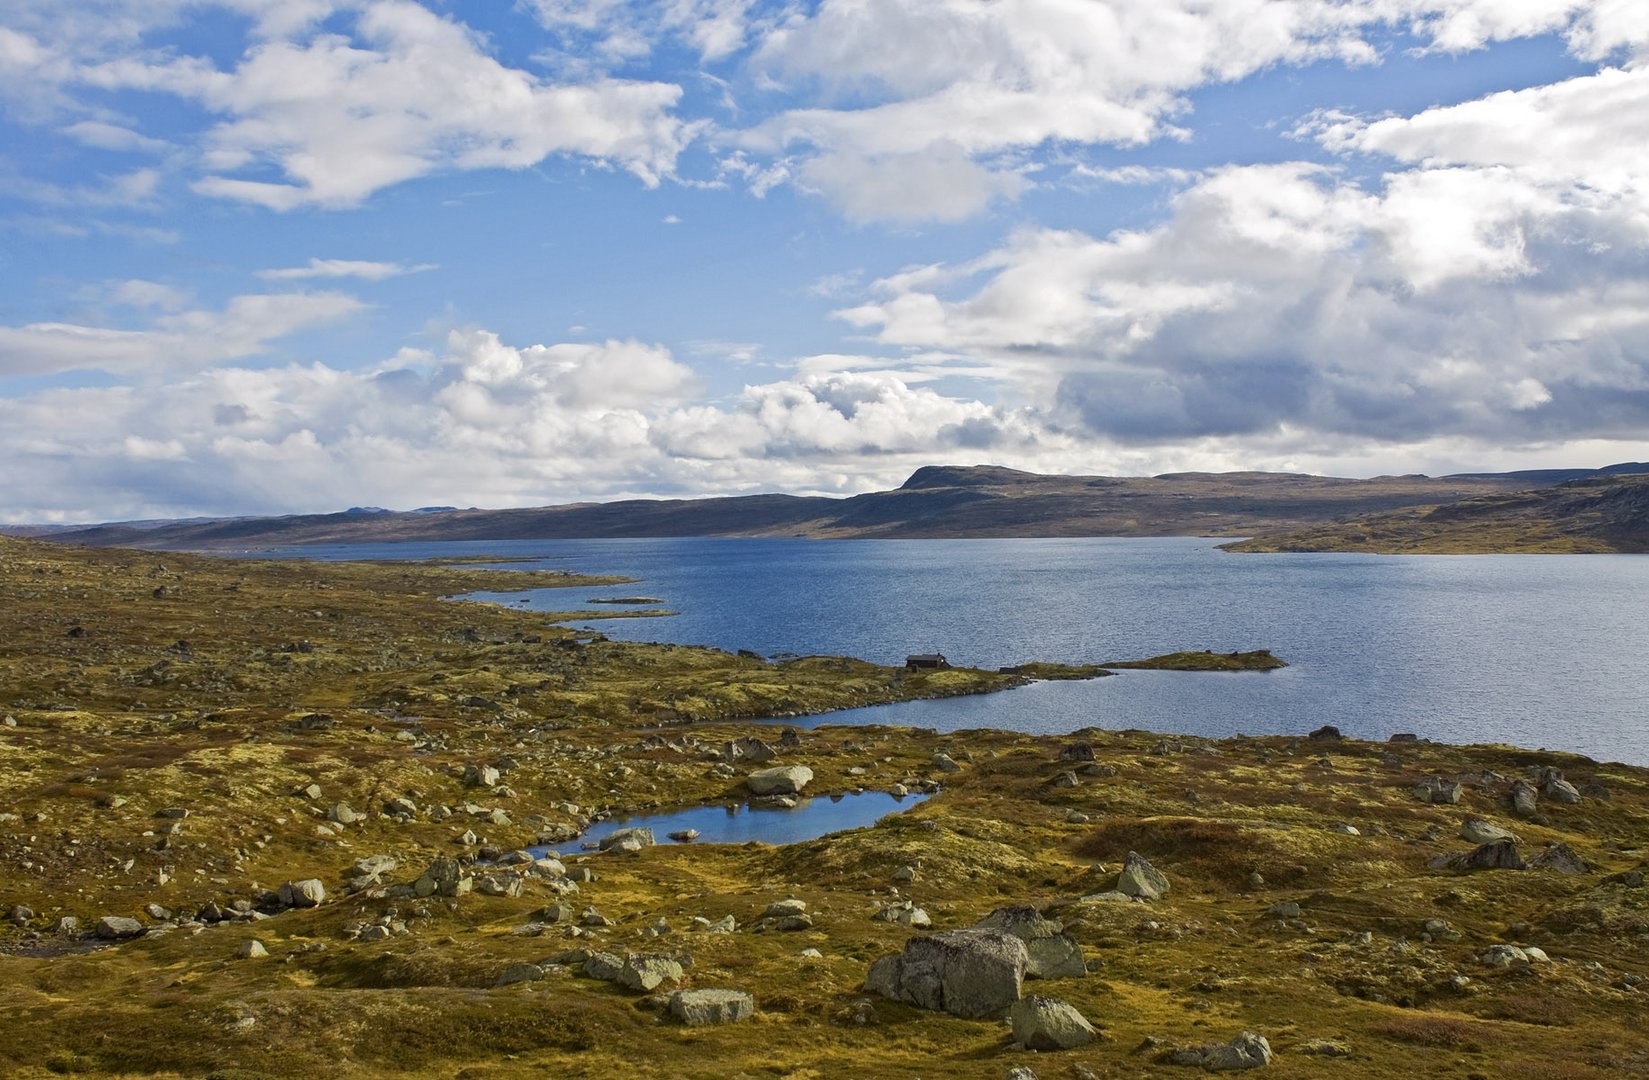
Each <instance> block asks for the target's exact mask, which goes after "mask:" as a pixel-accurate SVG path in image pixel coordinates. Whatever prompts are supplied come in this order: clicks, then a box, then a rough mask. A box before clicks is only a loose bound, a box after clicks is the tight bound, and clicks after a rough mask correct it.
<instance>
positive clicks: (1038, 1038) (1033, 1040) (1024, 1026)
mask: <svg viewBox="0 0 1649 1080" xmlns="http://www.w3.org/2000/svg"><path fill="white" fill-rule="evenodd" d="M1008 1020H1009V1022H1010V1023H1012V1024H1013V1041H1014V1042H1016V1043H1018V1044H1020V1045H1021V1046H1023V1047H1024V1048H1025V1049H1027V1050H1074V1049H1076V1048H1077V1047H1079V1046H1087V1045H1088V1044H1089V1043H1091V1042H1093V1041H1094V1038H1095V1034H1096V1033H1095V1032H1094V1026H1093V1025H1092V1024H1090V1023H1088V1021H1087V1019H1086V1018H1085V1017H1083V1015H1082V1014H1081V1013H1079V1012H1077V1011H1076V1009H1075V1008H1073V1007H1072V1006H1070V1005H1068V1004H1066V1003H1065V1002H1063V1001H1060V1000H1059V999H1058V998H1047V997H1028V998H1022V999H1021V1000H1019V1001H1016V1002H1014V1003H1013V1005H1012V1006H1011V1007H1010V1008H1009V1009H1008Z"/></svg>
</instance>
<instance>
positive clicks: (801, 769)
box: [744, 765, 813, 795]
mask: <svg viewBox="0 0 1649 1080" xmlns="http://www.w3.org/2000/svg"><path fill="white" fill-rule="evenodd" d="M812 779H813V770H812V769H810V768H808V767H807V766H806V765H778V766H775V767H773V768H771V769H757V770H756V771H755V772H753V773H751V774H750V775H749V776H747V777H745V778H744V783H745V786H746V787H748V788H749V789H750V791H751V793H752V794H755V795H799V794H800V793H801V790H802V789H803V788H805V787H806V786H807V785H808V783H809V782H811V781H812Z"/></svg>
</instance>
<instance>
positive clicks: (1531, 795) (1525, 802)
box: [1512, 780, 1540, 818]
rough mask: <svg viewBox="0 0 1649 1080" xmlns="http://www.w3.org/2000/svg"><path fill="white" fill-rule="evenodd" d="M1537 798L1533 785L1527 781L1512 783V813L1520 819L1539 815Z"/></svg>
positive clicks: (1514, 781)
mask: <svg viewBox="0 0 1649 1080" xmlns="http://www.w3.org/2000/svg"><path fill="white" fill-rule="evenodd" d="M1539 812H1540V811H1539V797H1538V796H1537V795H1536V794H1535V789H1534V785H1533V784H1531V783H1529V782H1528V781H1527V780H1513V781H1512V813H1514V814H1516V815H1517V816H1518V817H1520V818H1532V817H1534V816H1535V814H1537V813H1539Z"/></svg>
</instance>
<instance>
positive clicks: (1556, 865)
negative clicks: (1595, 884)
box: [1529, 841, 1591, 874]
mask: <svg viewBox="0 0 1649 1080" xmlns="http://www.w3.org/2000/svg"><path fill="white" fill-rule="evenodd" d="M1529 869H1530V870H1556V871H1557V872H1558V873H1560V874H1585V873H1589V872H1590V871H1591V867H1589V866H1587V865H1586V863H1585V861H1584V860H1582V859H1581V857H1580V856H1579V855H1576V854H1575V850H1574V848H1572V847H1570V846H1569V845H1568V844H1565V843H1562V842H1561V841H1560V842H1558V843H1554V844H1547V845H1546V849H1545V850H1544V851H1542V852H1540V853H1539V854H1537V855H1535V856H1533V857H1532V858H1530V859H1529Z"/></svg>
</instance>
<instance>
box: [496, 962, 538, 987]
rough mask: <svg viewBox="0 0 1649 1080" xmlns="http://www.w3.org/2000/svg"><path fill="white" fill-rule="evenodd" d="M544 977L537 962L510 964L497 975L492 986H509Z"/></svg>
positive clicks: (535, 980)
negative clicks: (496, 979)
mask: <svg viewBox="0 0 1649 1080" xmlns="http://www.w3.org/2000/svg"><path fill="white" fill-rule="evenodd" d="M543 977H544V969H543V968H541V967H539V966H538V965H537V964H511V965H510V966H509V967H507V968H505V969H504V970H503V972H502V973H500V974H499V976H498V981H497V982H495V983H493V985H494V986H510V985H512V984H514V983H519V982H537V981H538V980H540V979H542V978H543Z"/></svg>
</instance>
